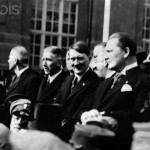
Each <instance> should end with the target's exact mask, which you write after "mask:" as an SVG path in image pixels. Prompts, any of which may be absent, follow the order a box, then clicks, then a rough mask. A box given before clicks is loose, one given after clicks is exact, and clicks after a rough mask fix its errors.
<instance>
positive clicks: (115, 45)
mask: <svg viewBox="0 0 150 150" xmlns="http://www.w3.org/2000/svg"><path fill="white" fill-rule="evenodd" d="M105 51H106V53H105V60H106V63H107V67H108V69H110V70H115V71H122V69H123V68H124V67H125V57H126V56H125V55H126V54H125V51H124V50H123V49H122V48H121V47H120V46H119V42H118V39H116V38H114V39H110V40H108V42H107V45H106V47H105Z"/></svg>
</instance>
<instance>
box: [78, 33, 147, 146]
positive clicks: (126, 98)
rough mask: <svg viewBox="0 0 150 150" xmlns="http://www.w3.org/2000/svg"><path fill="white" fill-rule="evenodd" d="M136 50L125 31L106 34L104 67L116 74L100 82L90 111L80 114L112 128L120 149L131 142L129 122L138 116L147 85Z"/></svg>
mask: <svg viewBox="0 0 150 150" xmlns="http://www.w3.org/2000/svg"><path fill="white" fill-rule="evenodd" d="M136 50H137V46H136V43H135V41H134V40H132V39H131V37H130V36H129V35H128V34H127V33H124V32H118V33H114V34H112V35H111V36H110V37H109V39H108V42H107V45H106V47H105V51H106V53H105V61H106V63H107V68H108V69H111V70H114V71H116V74H115V75H114V76H112V77H110V78H108V79H106V80H104V82H103V83H102V84H100V85H99V87H98V88H97V90H96V92H95V95H94V97H93V99H91V101H92V105H89V111H87V112H84V113H83V114H82V115H81V121H82V123H83V124H86V123H88V122H91V121H97V122H100V123H101V125H104V126H105V127H108V128H109V129H111V130H113V131H114V132H115V133H116V134H117V139H118V142H116V143H118V144H117V145H116V146H119V147H120V149H127V148H128V146H129V145H130V141H131V138H132V135H131V134H132V131H131V130H132V129H131V128H130V127H131V126H130V125H131V124H130V123H132V122H134V121H137V120H138V118H139V114H140V111H141V109H142V107H143V105H144V102H145V100H146V98H147V95H148V91H149V89H150V81H149V78H148V77H147V75H145V74H144V73H143V72H142V70H141V69H140V67H139V66H138V64H137V58H136ZM90 107H91V108H90ZM86 109H87V110H88V107H87V108H86ZM90 109H91V110H90ZM123 145H124V147H123Z"/></svg>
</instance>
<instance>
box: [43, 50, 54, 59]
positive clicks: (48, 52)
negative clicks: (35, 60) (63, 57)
mask: <svg viewBox="0 0 150 150" xmlns="http://www.w3.org/2000/svg"><path fill="white" fill-rule="evenodd" d="M42 57H43V58H54V57H56V55H55V54H54V53H52V52H51V51H44V52H43V56H42Z"/></svg>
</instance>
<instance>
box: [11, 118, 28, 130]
mask: <svg viewBox="0 0 150 150" xmlns="http://www.w3.org/2000/svg"><path fill="white" fill-rule="evenodd" d="M27 125H28V119H27V116H25V115H22V116H17V115H12V118H11V123H10V131H11V132H19V131H21V130H22V129H26V128H27Z"/></svg>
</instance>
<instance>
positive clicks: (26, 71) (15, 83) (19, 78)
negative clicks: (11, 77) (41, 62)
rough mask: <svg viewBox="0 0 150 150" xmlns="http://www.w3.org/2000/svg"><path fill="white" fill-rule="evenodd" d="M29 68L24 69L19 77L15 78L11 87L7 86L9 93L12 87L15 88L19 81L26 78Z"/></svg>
mask: <svg viewBox="0 0 150 150" xmlns="http://www.w3.org/2000/svg"><path fill="white" fill-rule="evenodd" d="M30 70H31V69H30V68H28V69H26V70H25V71H24V72H23V73H22V74H21V75H20V77H18V78H17V79H16V81H15V82H14V84H12V85H11V87H9V89H8V93H10V92H11V91H13V90H14V89H16V87H18V86H19V84H20V83H21V81H24V79H25V78H26V76H27V75H28V73H29V72H30Z"/></svg>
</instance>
